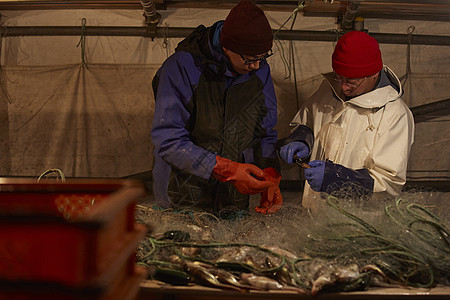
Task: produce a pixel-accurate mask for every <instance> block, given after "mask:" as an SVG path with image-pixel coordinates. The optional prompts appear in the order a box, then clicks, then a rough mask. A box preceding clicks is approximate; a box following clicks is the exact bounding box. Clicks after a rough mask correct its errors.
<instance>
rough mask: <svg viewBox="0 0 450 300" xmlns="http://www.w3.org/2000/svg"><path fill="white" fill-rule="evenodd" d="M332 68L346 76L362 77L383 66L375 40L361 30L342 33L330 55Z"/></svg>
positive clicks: (375, 71) (373, 72)
mask: <svg viewBox="0 0 450 300" xmlns="http://www.w3.org/2000/svg"><path fill="white" fill-rule="evenodd" d="M332 65H333V70H334V72H336V73H337V74H339V75H341V76H344V77H347V78H363V77H366V76H370V75H373V74H375V73H377V72H378V71H380V70H381V69H382V68H383V61H382V60H381V51H380V47H379V46H378V42H377V40H375V39H374V38H373V37H371V36H370V35H368V34H367V33H365V32H362V31H350V32H348V33H346V34H344V35H343V36H342V37H341V38H340V39H339V41H338V42H337V44H336V47H335V48H334V52H333V56H332Z"/></svg>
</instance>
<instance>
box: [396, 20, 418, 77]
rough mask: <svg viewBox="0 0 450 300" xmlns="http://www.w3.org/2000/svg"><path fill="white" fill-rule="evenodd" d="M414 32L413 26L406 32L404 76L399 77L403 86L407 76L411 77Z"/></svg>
mask: <svg viewBox="0 0 450 300" xmlns="http://www.w3.org/2000/svg"><path fill="white" fill-rule="evenodd" d="M414 30H416V27H415V26H414V25H411V26H409V27H408V29H407V30H406V32H407V33H408V37H407V38H406V41H407V44H406V72H405V75H403V76H402V77H400V81H401V82H402V84H403V85H404V84H405V83H406V81H407V80H408V77H409V75H411V41H412V34H413V32H414Z"/></svg>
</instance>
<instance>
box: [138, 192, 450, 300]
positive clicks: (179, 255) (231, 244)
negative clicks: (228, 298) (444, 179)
mask: <svg viewBox="0 0 450 300" xmlns="http://www.w3.org/2000/svg"><path fill="white" fill-rule="evenodd" d="M410 195H411V194H405V195H402V197H398V198H396V199H385V200H383V201H378V202H377V205H375V206H373V207H370V208H369V207H367V206H368V205H367V202H365V203H361V202H357V201H350V200H349V199H342V198H337V197H334V196H327V198H326V205H325V206H324V207H323V208H322V212H321V214H320V215H317V216H314V217H312V216H310V215H308V214H307V213H306V212H305V211H304V210H303V209H301V208H299V207H295V206H291V207H289V206H285V207H283V208H282V209H281V210H280V211H279V212H277V213H276V214H274V215H270V216H265V215H245V214H244V215H238V216H237V217H236V214H235V217H236V218H234V219H233V218H232V219H222V218H218V217H216V216H215V215H211V214H209V213H205V212H199V211H174V210H171V209H168V210H162V211H158V210H154V209H151V208H148V207H144V206H138V210H137V219H138V221H139V222H142V223H146V224H149V225H150V226H151V227H152V228H153V229H154V230H153V232H151V233H150V234H149V235H148V236H147V237H146V238H145V239H144V240H142V241H141V244H140V246H139V248H138V255H137V259H138V263H139V264H140V265H143V266H146V267H148V268H149V269H150V271H151V272H150V278H151V279H156V280H161V281H164V282H168V283H171V284H185V285H186V284H190V283H191V282H196V283H198V284H202V285H207V286H214V287H218V288H222V289H234V290H245V289H263V290H268V289H279V290H283V289H284V290H290V291H296V292H299V293H310V294H312V295H317V294H319V293H323V292H329V291H354V290H365V289H368V288H369V287H371V286H384V287H394V286H395V287H409V286H410V287H425V288H430V287H434V286H436V285H438V284H442V285H450V283H449V279H450V278H449V277H450V255H449V254H450V239H449V230H448V220H445V219H443V218H441V217H439V216H438V214H436V213H434V212H433V210H437V209H438V208H436V207H433V206H431V207H430V206H429V205H427V204H424V203H421V201H418V200H420V199H414V198H418V197H417V196H414V197H411V196H410ZM416 195H417V194H416ZM420 195H422V196H424V195H425V194H424V193H420ZM437 211H438V210H437ZM441 213H444V216H445V211H441Z"/></svg>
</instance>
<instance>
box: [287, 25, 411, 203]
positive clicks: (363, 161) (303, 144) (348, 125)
mask: <svg viewBox="0 0 450 300" xmlns="http://www.w3.org/2000/svg"><path fill="white" fill-rule="evenodd" d="M332 66H333V71H334V72H331V73H328V74H324V77H325V79H324V81H323V82H322V84H321V85H320V87H319V89H318V90H317V91H316V92H315V93H314V95H313V96H312V97H311V98H310V99H308V100H307V101H306V103H305V105H304V107H302V108H301V109H300V111H299V112H298V113H297V114H296V116H295V117H294V119H293V120H292V123H291V125H292V126H295V128H293V130H292V132H291V135H290V136H289V137H288V138H287V139H286V140H285V141H284V146H282V147H281V148H280V151H279V153H280V157H281V158H282V159H283V160H284V161H286V162H287V163H290V164H291V163H293V162H294V161H295V160H297V161H298V160H300V159H303V160H305V161H307V160H309V161H310V162H309V163H308V165H309V166H307V168H305V170H304V171H305V179H306V180H307V182H308V184H305V190H304V193H303V201H302V205H303V206H304V207H305V208H308V209H310V210H314V209H315V208H317V206H318V204H319V203H320V201H323V197H320V193H321V192H324V193H327V194H333V193H335V192H338V191H339V190H343V189H344V188H346V189H347V191H348V190H349V186H350V187H353V190H357V191H358V192H359V194H358V196H360V195H361V193H362V194H364V195H371V194H373V193H376V194H377V195H381V196H384V195H387V194H390V195H397V194H398V193H399V192H400V191H401V189H402V186H403V185H404V184H405V182H406V169H407V162H408V157H409V153H410V149H411V145H412V143H413V140H414V120H413V116H412V113H411V111H410V110H409V108H408V106H407V105H406V104H405V103H404V102H403V101H402V99H401V98H400V97H401V96H402V94H403V91H402V87H401V84H400V81H399V79H398V78H397V76H396V75H395V74H394V73H393V72H392V70H391V69H389V68H388V67H387V66H383V62H382V59H381V52H380V49H379V45H378V43H377V41H376V40H375V39H374V38H373V37H371V36H369V35H368V34H366V33H364V32H361V31H351V32H348V33H346V34H345V35H343V36H342V37H341V38H340V39H339V41H338V42H337V44H336V47H335V49H334V52H333V56H332ZM354 187H357V188H356V189H355V188H354Z"/></svg>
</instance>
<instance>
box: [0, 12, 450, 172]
mask: <svg viewBox="0 0 450 300" xmlns="http://www.w3.org/2000/svg"><path fill="white" fill-rule="evenodd" d="M0 13H1V14H2V21H3V25H5V26H80V28H81V24H82V19H83V18H84V19H85V20H86V26H143V23H144V17H143V16H142V11H140V10H53V11H51V10H33V11H3V12H0ZM159 13H160V14H161V15H162V20H161V22H160V24H159V25H160V26H168V27H192V28H195V27H196V26H198V25H199V24H204V25H205V26H210V25H212V24H213V23H214V22H215V21H217V20H221V19H224V18H225V17H226V15H227V14H228V10H205V9H172V10H167V11H159ZM266 13H267V15H268V18H269V21H270V23H271V26H272V28H273V29H278V28H279V27H280V26H281V25H282V24H283V23H284V22H285V21H286V20H287V18H289V16H290V13H289V12H280V11H268V12H266ZM335 23H336V19H335V18H319V17H302V16H301V15H299V16H298V17H297V19H296V23H295V26H294V27H293V29H295V30H318V31H323V30H334V29H336V28H337V25H336V24H335ZM412 25H413V26H415V30H414V34H431V35H448V33H449V32H450V30H449V29H450V23H448V22H425V21H411V20H373V19H368V20H366V21H365V28H366V29H368V30H369V32H374V33H375V32H376V33H401V34H406V33H407V32H408V28H409V27H410V26H412ZM290 26H291V21H289V22H288V23H287V24H286V27H287V28H290ZM80 31H81V30H80ZM180 40H181V39H174V38H171V39H163V38H159V39H154V40H151V39H150V38H143V37H105V36H87V37H85V47H84V60H85V62H86V63H87V68H86V67H84V66H83V65H82V64H81V62H82V47H81V46H78V47H77V45H78V44H79V41H80V37H76V36H25V37H3V38H2V47H1V51H2V52H1V68H2V69H1V91H0V97H1V99H0V130H1V132H2V134H1V136H0V151H1V152H0V153H1V158H0V175H1V176H38V175H39V174H41V173H42V172H44V171H45V170H47V169H50V168H59V169H61V170H62V171H63V173H64V174H65V175H66V176H68V177H123V176H128V175H131V174H135V173H140V172H145V171H148V170H150V169H151V167H152V145H151V140H150V129H151V119H152V115H153V110H154V99H153V91H152V88H151V80H152V78H153V75H154V73H155V72H156V70H157V69H158V67H159V66H160V65H161V63H162V62H163V61H164V59H166V58H167V57H168V56H169V55H170V54H172V53H173V51H174V49H175V47H176V45H177V43H178V42H179V41H180ZM334 44H335V43H332V42H307V41H293V42H289V41H280V42H276V43H275V44H274V47H273V50H274V53H275V54H274V56H272V57H271V58H269V63H270V65H271V68H272V75H273V79H274V83H275V88H276V92H277V97H278V101H279V122H278V125H277V128H278V129H279V135H280V137H285V136H286V135H287V134H288V132H289V127H288V123H289V121H290V120H291V118H292V117H293V115H294V114H295V112H296V111H297V108H298V106H299V105H301V103H302V102H303V101H304V100H305V99H306V98H307V97H308V96H310V95H311V94H312V93H313V92H314V90H315V89H316V88H317V87H318V85H319V83H320V81H321V77H320V74H321V73H322V72H328V71H330V70H331V54H332V51H333V48H334ZM290 47H292V49H293V51H292V52H293V53H294V59H293V61H294V62H295V77H294V73H293V71H294V67H293V66H292V64H291V65H290V70H289V69H288V66H287V64H286V63H285V62H286V61H288V62H292V59H290V53H292V52H291V51H290ZM380 47H381V50H382V54H383V61H384V63H385V64H387V65H389V66H390V67H391V68H392V69H393V70H394V72H396V74H397V75H398V76H399V77H401V76H403V75H405V73H406V69H407V46H406V45H395V44H380ZM448 50H449V49H448V47H445V46H426V45H412V46H411V52H410V53H411V59H410V64H411V74H410V75H409V76H408V78H407V80H406V81H405V96H404V97H403V98H404V100H405V102H406V103H407V104H408V105H409V106H410V107H414V106H418V105H422V104H426V103H431V102H434V101H438V100H443V99H447V98H449V96H450V88H449V85H448V81H449V77H450V71H449V70H450V56H449V55H448V53H449V51H448ZM294 78H296V81H297V87H298V99H296V98H295V97H296V96H295V85H294ZM449 121H450V118H449V116H444V117H441V118H439V119H435V120H433V121H430V122H426V123H420V124H417V130H416V142H415V144H414V146H413V152H412V157H411V160H410V165H409V169H410V171H409V173H408V175H409V176H412V177H414V178H417V177H427V178H428V179H432V178H437V179H439V178H447V179H448V178H449V177H450V174H449V172H448V169H449V167H450V159H449V155H448V153H447V151H442V149H446V148H447V149H448V148H449V144H450V133H449V131H448V130H445V129H448V125H449ZM283 167H284V175H286V176H285V179H295V177H296V176H297V175H296V174H297V172H296V169H295V167H294V168H288V167H287V166H283Z"/></svg>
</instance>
